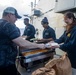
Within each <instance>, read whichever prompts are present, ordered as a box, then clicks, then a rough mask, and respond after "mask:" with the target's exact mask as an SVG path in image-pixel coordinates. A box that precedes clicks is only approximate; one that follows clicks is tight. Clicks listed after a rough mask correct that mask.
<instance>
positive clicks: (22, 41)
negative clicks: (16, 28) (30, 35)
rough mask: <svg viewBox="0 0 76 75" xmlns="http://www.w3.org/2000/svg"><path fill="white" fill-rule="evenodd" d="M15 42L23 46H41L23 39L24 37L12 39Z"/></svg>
mask: <svg viewBox="0 0 76 75" xmlns="http://www.w3.org/2000/svg"><path fill="white" fill-rule="evenodd" d="M12 41H13V42H14V43H16V44H17V45H18V46H20V47H21V48H39V46H40V45H39V44H36V43H31V42H29V41H27V40H23V39H22V37H19V38H16V39H14V40H12Z"/></svg>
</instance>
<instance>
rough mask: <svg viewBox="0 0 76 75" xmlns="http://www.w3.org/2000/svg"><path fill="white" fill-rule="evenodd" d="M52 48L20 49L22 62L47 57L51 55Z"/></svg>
mask: <svg viewBox="0 0 76 75" xmlns="http://www.w3.org/2000/svg"><path fill="white" fill-rule="evenodd" d="M53 52H54V51H53V50H51V49H39V48H35V49H25V50H22V55H23V56H24V57H25V59H24V63H30V62H33V61H36V60H40V59H45V58H47V57H50V58H52V57H53Z"/></svg>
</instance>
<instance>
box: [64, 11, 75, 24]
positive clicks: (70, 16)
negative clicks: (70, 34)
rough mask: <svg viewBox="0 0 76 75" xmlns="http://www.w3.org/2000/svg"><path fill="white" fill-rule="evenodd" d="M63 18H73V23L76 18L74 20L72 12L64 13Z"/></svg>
mask: <svg viewBox="0 0 76 75" xmlns="http://www.w3.org/2000/svg"><path fill="white" fill-rule="evenodd" d="M64 16H66V17H67V18H69V19H71V18H73V23H74V22H76V18H75V16H74V14H73V13H72V12H66V13H65V14H64Z"/></svg>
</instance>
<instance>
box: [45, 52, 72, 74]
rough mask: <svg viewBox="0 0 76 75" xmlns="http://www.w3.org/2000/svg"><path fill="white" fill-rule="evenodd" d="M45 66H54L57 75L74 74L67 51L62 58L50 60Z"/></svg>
mask: <svg viewBox="0 0 76 75" xmlns="http://www.w3.org/2000/svg"><path fill="white" fill-rule="evenodd" d="M45 67H46V68H48V69H51V68H53V69H54V70H55V71H56V75H72V67H71V63H70V60H69V58H68V56H67V54H66V53H65V54H64V55H63V56H61V57H60V58H54V59H52V60H50V61H49V62H48V63H47V64H46V65H45Z"/></svg>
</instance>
